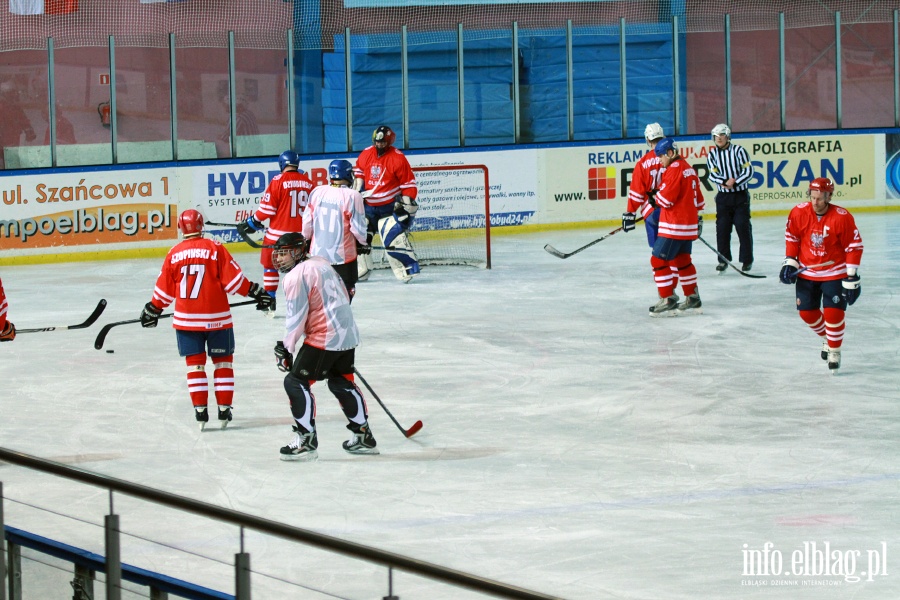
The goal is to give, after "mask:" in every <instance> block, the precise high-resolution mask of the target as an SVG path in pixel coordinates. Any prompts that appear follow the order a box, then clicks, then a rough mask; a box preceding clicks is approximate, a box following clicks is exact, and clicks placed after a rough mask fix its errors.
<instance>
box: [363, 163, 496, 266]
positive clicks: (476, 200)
mask: <svg viewBox="0 0 900 600" xmlns="http://www.w3.org/2000/svg"><path fill="white" fill-rule="evenodd" d="M413 172H414V173H415V174H416V184H417V187H418V198H417V202H418V203H419V210H418V212H417V213H416V216H415V221H414V222H413V226H412V228H411V229H410V233H409V238H410V239H411V240H412V245H413V248H414V249H415V252H416V258H417V259H418V261H419V264H420V265H467V266H471V267H480V268H485V269H489V268H490V267H491V215H490V179H489V177H488V169H487V167H486V166H484V165H440V166H422V167H413ZM373 244H374V245H375V246H379V245H381V240H380V238H378V237H377V236H376V238H375V240H374V242H373ZM372 260H373V261H374V262H375V268H388V266H389V265H388V262H387V258H386V257H385V256H384V251H383V250H373V251H372Z"/></svg>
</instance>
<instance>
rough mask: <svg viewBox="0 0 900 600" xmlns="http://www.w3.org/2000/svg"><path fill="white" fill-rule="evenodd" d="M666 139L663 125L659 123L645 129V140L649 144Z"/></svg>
mask: <svg viewBox="0 0 900 600" xmlns="http://www.w3.org/2000/svg"><path fill="white" fill-rule="evenodd" d="M664 137H666V134H665V133H663V128H662V125H660V124H659V123H650V124H649V125H647V127H645V128H644V139H645V140H647V141H648V142H650V141H652V140H658V139H660V138H664Z"/></svg>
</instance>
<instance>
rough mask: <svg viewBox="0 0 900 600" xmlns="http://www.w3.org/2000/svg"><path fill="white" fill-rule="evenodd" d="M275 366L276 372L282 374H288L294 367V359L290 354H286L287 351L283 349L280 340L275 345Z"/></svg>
mask: <svg viewBox="0 0 900 600" xmlns="http://www.w3.org/2000/svg"><path fill="white" fill-rule="evenodd" d="M275 364H276V365H277V366H278V370H279V371H281V372H283V373H288V372H289V371H290V370H291V367H292V366H294V357H293V356H291V353H290V352H288V349H287V348H285V347H284V343H283V342H281V341H280V340H279V342H278V343H277V344H275Z"/></svg>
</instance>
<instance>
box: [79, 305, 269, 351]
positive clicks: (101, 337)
mask: <svg viewBox="0 0 900 600" xmlns="http://www.w3.org/2000/svg"><path fill="white" fill-rule="evenodd" d="M248 304H256V300H245V301H243V302H235V303H234V304H229V305H228V307H229V308H234V307H235V306H246V305H248ZM173 314H174V313H168V314H165V315H159V318H160V319H168V318H169V317H171V316H172V315H173ZM140 322H141V320H140V318H138V319H128V320H127V321H116V322H115V323H107V324H106V325H104V326H103V327H102V328H101V329H100V333H98V334H97V339H95V340H94V349H95V350H100V349H101V348H103V343H104V342H105V341H106V336H107V335H109V331H110V330H111V329H112V328H113V327H118V326H119V325H130V324H131V323H140Z"/></svg>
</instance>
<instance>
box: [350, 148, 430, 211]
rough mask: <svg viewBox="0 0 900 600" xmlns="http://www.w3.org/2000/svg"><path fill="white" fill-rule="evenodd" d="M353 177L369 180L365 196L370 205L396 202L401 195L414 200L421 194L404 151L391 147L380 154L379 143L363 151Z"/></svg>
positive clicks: (354, 168) (365, 188) (366, 183)
mask: <svg viewBox="0 0 900 600" xmlns="http://www.w3.org/2000/svg"><path fill="white" fill-rule="evenodd" d="M353 176H354V177H355V178H362V180H363V181H364V182H365V187H364V190H365V191H364V192H363V198H365V199H366V204H370V205H372V206H380V205H382V204H387V203H388V202H392V201H393V200H394V198H395V197H396V196H398V195H400V194H402V195H404V196H408V197H410V198H412V199H413V200H415V199H416V196H417V195H418V193H419V190H418V187H416V175H415V173H413V170H412V167H410V166H409V161H408V160H406V156H404V155H403V153H402V152H400V151H399V150H397V149H396V148H394V147H393V146H391V147H390V148H388V149H387V151H386V152H385V153H384V154H383V155H381V156H378V150H377V149H376V148H375V146H369V147H368V148H366V149H365V150H363V151H362V152H360V153H359V157H358V158H357V159H356V166H354V167H353Z"/></svg>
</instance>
